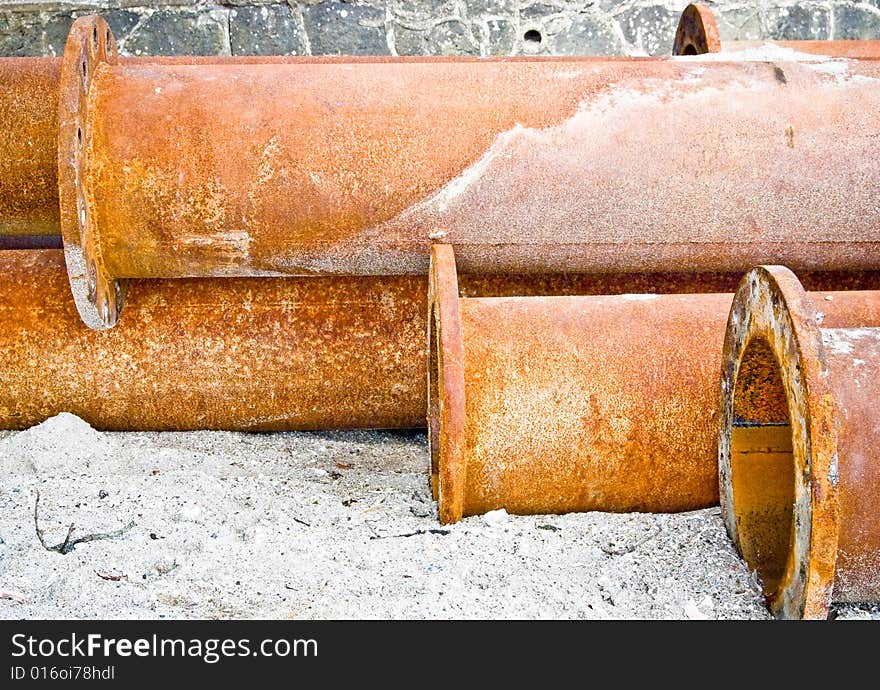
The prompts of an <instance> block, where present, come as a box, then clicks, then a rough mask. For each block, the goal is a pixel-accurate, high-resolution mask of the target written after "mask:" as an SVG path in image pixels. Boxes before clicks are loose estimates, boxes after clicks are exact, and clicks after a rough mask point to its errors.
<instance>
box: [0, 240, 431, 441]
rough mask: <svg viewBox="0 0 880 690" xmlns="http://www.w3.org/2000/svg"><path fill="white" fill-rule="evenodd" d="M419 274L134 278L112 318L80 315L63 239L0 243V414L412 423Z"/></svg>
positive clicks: (295, 425) (419, 363)
mask: <svg viewBox="0 0 880 690" xmlns="http://www.w3.org/2000/svg"><path fill="white" fill-rule="evenodd" d="M424 294H425V281H424V279H423V278H420V277H416V276H409V277H357V278H350V279H348V278H347V279H341V278H335V277H329V278H299V279H285V280H259V279H237V280H228V281H217V280H185V281H178V282H177V283H176V284H175V285H174V286H173V287H172V285H171V283H170V281H137V282H136V283H135V284H133V285H132V290H131V293H130V302H129V308H128V309H127V310H126V312H125V315H124V317H123V319H122V322H121V324H120V328H117V329H114V330H112V331H94V330H91V329H89V328H87V327H85V326H84V325H83V324H82V322H81V320H80V319H79V317H78V315H77V312H76V308H75V306H74V304H73V301H72V300H71V298H70V288H69V286H68V284H67V276H66V271H65V267H64V258H63V255H62V252H60V251H58V250H43V251H4V252H0V428H24V427H28V426H31V425H33V424H36V423H38V422H40V421H43V420H44V419H46V418H47V417H49V416H51V415H54V414H57V413H59V412H62V411H67V412H72V413H75V414H77V415H79V416H80V417H82V418H83V419H85V420H86V421H88V422H89V423H90V424H92V425H93V426H95V427H97V428H100V429H134V430H175V429H231V430H236V429H242V430H286V429H333V428H357V427H373V428H383V427H389V428H391V427H420V426H423V425H424V414H425V412H424V410H425V404H426V403H425V394H424V389H425V384H424V361H425V349H424V348H425V340H424V329H425V326H424V321H425V309H426V306H425V296H424Z"/></svg>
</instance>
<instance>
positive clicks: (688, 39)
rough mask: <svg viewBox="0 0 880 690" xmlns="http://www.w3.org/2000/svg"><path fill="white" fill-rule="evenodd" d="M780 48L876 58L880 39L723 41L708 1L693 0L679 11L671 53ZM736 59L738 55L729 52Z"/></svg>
mask: <svg viewBox="0 0 880 690" xmlns="http://www.w3.org/2000/svg"><path fill="white" fill-rule="evenodd" d="M768 46H769V47H770V48H771V49H772V48H773V47H775V48H782V49H787V50H792V51H795V52H798V53H805V54H808V55H824V56H827V57H835V58H878V57H880V41H877V40H846V41H843V40H837V41H807V40H801V41H776V40H772V41H722V40H721V37H720V33H719V31H718V23H717V21H716V20H715V15H714V14H713V12H712V9H711V8H710V7H708V6H707V5H702V4H699V3H694V4H691V5H688V6H687V7H686V8H685V9H684V11H683V12H682V13H681V17H680V18H679V21H678V28H677V30H676V32H675V40H674V42H673V44H672V54H673V55H704V54H706V53H722V54H726V53H737V52H741V51H755V50H757V49H764V50H765V52H766V49H767V48H768ZM766 55H767V57H766V59H768V60H784V59H785V54H784V53H778V54H776V55H771V54H770V53H766ZM729 57H731V58H733V59H736V57H737V56H732V55H731V56H729Z"/></svg>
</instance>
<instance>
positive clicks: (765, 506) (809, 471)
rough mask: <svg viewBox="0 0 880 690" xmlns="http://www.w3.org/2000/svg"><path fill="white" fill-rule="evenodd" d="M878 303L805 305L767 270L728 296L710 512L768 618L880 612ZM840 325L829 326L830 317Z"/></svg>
mask: <svg viewBox="0 0 880 690" xmlns="http://www.w3.org/2000/svg"><path fill="white" fill-rule="evenodd" d="M878 305H880V292H877V291H865V292H848V293H836V294H834V295H833V299H832V301H829V296H825V297H824V298H823V297H822V296H821V295H818V294H814V293H810V294H807V293H805V292H804V289H803V287H802V286H801V284H800V283H799V282H798V280H797V278H796V277H795V276H794V274H793V273H791V271H789V270H788V269H785V268H782V267H779V266H770V267H762V268H757V269H754V270H753V271H751V272H750V273H749V274H748V275H747V276H746V278H745V279H744V280H743V282H742V284H741V286H740V288H739V290H738V291H737V293H736V296H735V298H734V302H733V308H732V310H731V314H730V321H729V324H728V329H727V337H726V340H725V344H724V355H723V369H722V372H723V373H722V383H721V412H722V413H721V415H720V441H719V449H718V459H719V480H720V491H721V507H722V513H723V515H724V520H725V523H726V525H727V530H728V533H729V534H730V536H731V538H732V540H733V541H734V543H735V544H736V546H737V548H738V550H739V551H740V553H741V554H742V556H743V557H744V559H745V560H746V561H747V562H748V564H749V566H750V567H751V568H752V569H754V570H756V571H757V572H758V574H759V575H760V577H761V581H762V583H763V587H764V592H765V594H766V596H767V598H768V602H769V605H770V608H771V610H772V611H773V612H774V613H776V614H777V615H778V616H780V617H784V618H824V617H825V616H827V614H828V610H829V605H830V604H831V603H832V602H854V601H862V602H863V601H878V600H880V494H878V491H877V488H878V486H880V414H878V408H877V401H878V399H880V327H878V326H880V323H878V322H877V320H876V313H877V310H878ZM842 306H845V310H846V312H847V314H848V316H847V318H845V319H834V320H829V319H828V316H827V313H828V310H829V307H832V308H834V309H839V308H841V307H842Z"/></svg>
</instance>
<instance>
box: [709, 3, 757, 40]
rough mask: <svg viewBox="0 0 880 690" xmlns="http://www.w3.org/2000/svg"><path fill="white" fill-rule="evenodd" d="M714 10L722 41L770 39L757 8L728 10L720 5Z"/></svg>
mask: <svg viewBox="0 0 880 690" xmlns="http://www.w3.org/2000/svg"><path fill="white" fill-rule="evenodd" d="M713 10H714V12H715V19H716V20H717V22H718V32H719V33H720V34H721V40H722V41H758V40H761V39H765V38H769V37H768V36H767V34H766V32H765V30H764V26H763V24H762V22H761V12H760V10H759V9H758V7H757V6H754V7H752V6H748V5H746V6H745V7H739V6H736V7H733V8H730V9H728V8H726V7H724V6H723V5H718V6H716V7H714V8H713Z"/></svg>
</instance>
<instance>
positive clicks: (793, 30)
mask: <svg viewBox="0 0 880 690" xmlns="http://www.w3.org/2000/svg"><path fill="white" fill-rule="evenodd" d="M829 20H830V13H829V12H828V8H827V7H824V6H822V5H802V6H798V5H795V6H792V7H781V8H770V9H768V10H767V11H766V19H765V21H766V25H767V35H766V36H765V38H773V39H776V40H780V41H796V40H803V39H810V40H817V41H824V40H826V39H827V38H829V34H830V26H829V24H830V21H829Z"/></svg>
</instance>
